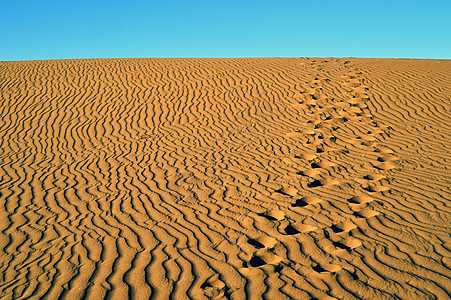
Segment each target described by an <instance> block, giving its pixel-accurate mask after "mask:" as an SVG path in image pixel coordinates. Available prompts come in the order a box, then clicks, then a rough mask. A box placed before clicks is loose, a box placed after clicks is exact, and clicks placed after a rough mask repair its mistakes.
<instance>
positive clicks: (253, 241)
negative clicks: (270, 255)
mask: <svg viewBox="0 0 451 300" xmlns="http://www.w3.org/2000/svg"><path fill="white" fill-rule="evenodd" d="M247 242H248V243H249V244H251V245H252V246H254V247H255V248H257V249H262V248H265V245H263V244H262V243H260V242H259V241H257V240H254V239H249V240H248V241H247Z"/></svg>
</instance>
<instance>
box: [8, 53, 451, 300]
mask: <svg viewBox="0 0 451 300" xmlns="http://www.w3.org/2000/svg"><path fill="white" fill-rule="evenodd" d="M450 75H451V61H450V60H410V59H409V60H408V59H355V58H343V59H336V58H261V59H260V58H254V59H91V60H84V59H83V60H54V61H22V62H0V116H1V118H0V134H1V138H0V141H1V148H0V163H1V167H0V193H1V194H0V204H1V208H0V232H1V235H0V298H1V299H29V298H31V299H38V298H39V299H41V298H44V299H82V298H83V299H104V298H108V299H128V298H133V299H149V298H152V299H186V298H191V299H246V298H248V299H262V298H264V299H394V298H396V299H399V298H401V299H449V298H450V297H451V294H450V290H451V228H450V227H451V200H450V199H451V178H450V176H451V174H450V168H451V154H450V151H451V142H450V139H451V118H450V116H451V114H450V109H451V105H450V104H451V90H450V88H451V76H450Z"/></svg>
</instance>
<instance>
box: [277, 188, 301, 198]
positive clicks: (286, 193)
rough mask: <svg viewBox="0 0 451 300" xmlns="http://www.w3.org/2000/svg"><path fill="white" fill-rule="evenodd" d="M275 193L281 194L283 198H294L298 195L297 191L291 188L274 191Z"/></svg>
mask: <svg viewBox="0 0 451 300" xmlns="http://www.w3.org/2000/svg"><path fill="white" fill-rule="evenodd" d="M275 192H276V193H279V194H282V195H284V196H296V195H297V194H298V190H297V189H296V188H294V187H292V186H289V187H283V188H281V189H278V190H276V191H275Z"/></svg>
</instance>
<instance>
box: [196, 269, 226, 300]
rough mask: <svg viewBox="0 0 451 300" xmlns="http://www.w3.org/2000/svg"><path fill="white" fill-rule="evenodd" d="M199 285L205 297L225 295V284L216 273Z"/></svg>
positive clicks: (211, 297)
mask: <svg viewBox="0 0 451 300" xmlns="http://www.w3.org/2000/svg"><path fill="white" fill-rule="evenodd" d="M200 287H201V289H202V290H203V291H204V295H205V297H207V298H208V299H219V298H223V297H225V296H226V295H225V294H226V292H227V288H226V285H225V283H224V282H223V281H222V280H220V279H219V275H218V274H216V275H213V276H212V277H210V278H209V279H207V280H206V281H205V282H204V283H203V284H202V285H201V286H200Z"/></svg>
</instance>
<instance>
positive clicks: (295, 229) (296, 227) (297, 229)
mask: <svg viewBox="0 0 451 300" xmlns="http://www.w3.org/2000/svg"><path fill="white" fill-rule="evenodd" d="M317 229H318V227H316V226H313V225H307V224H289V225H288V226H287V227H285V229H284V232H285V234H287V235H295V234H299V233H306V232H309V231H315V230H317Z"/></svg>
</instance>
